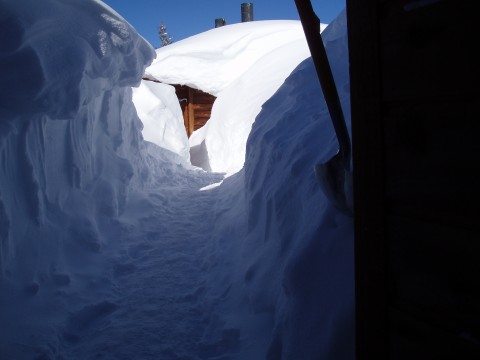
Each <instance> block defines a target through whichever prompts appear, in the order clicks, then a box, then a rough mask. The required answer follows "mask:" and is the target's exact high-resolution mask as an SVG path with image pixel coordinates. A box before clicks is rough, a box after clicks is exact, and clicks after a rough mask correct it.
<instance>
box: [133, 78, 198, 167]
mask: <svg viewBox="0 0 480 360" xmlns="http://www.w3.org/2000/svg"><path fill="white" fill-rule="evenodd" d="M132 100H133V103H134V104H135V108H136V109H137V115H138V117H139V118H140V120H141V121H142V123H143V129H142V135H143V139H144V140H146V141H150V142H152V143H154V144H156V145H158V146H160V147H162V148H164V149H167V150H170V151H172V152H173V153H175V154H177V155H180V156H181V157H182V158H183V159H184V160H185V161H186V162H189V161H190V146H189V144H188V137H187V134H186V132H185V126H184V124H183V114H182V110H181V108H180V105H179V103H178V98H177V96H176V94H175V88H174V87H173V86H170V85H167V84H161V83H156V82H153V81H144V80H142V82H141V83H140V85H139V86H138V87H136V88H133V98H132Z"/></svg>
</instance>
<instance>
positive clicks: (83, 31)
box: [0, 0, 188, 291]
mask: <svg viewBox="0 0 480 360" xmlns="http://www.w3.org/2000/svg"><path fill="white" fill-rule="evenodd" d="M0 6H1V12H0V14H1V18H0V26H1V31H0V37H1V38H0V78H1V80H2V81H1V84H0V94H1V96H0V118H1V122H0V129H1V131H0V159H1V160H0V162H1V166H0V224H1V232H0V274H1V276H2V277H3V278H4V279H5V278H7V279H8V278H10V279H12V280H15V281H14V282H15V283H16V284H17V285H18V286H26V285H28V284H29V285H28V286H31V287H32V289H33V290H32V291H36V289H37V287H38V283H39V279H40V278H42V277H43V278H47V279H50V278H51V277H52V276H53V275H52V272H55V271H57V270H52V269H54V268H56V269H59V268H68V267H70V266H72V262H71V260H72V259H71V258H69V257H71V256H73V255H74V254H75V256H76V255H78V253H79V250H80V254H81V253H82V252H98V251H100V249H101V247H102V246H103V242H104V240H105V239H106V238H107V237H104V236H103V235H102V226H104V227H106V228H111V226H112V224H111V223H112V221H113V220H112V219H114V218H115V217H116V216H118V215H119V214H121V213H122V211H123V208H124V206H125V203H126V201H127V198H128V196H129V193H131V192H132V191H134V192H140V191H146V190H145V189H147V188H148V187H149V186H153V184H156V183H159V182H162V181H164V182H171V177H172V176H174V175H175V174H176V173H177V172H176V171H172V169H173V168H175V169H178V168H181V169H183V168H184V167H188V164H187V163H186V161H185V160H183V159H182V158H181V157H180V156H178V155H176V154H174V153H173V152H170V151H168V150H164V149H160V148H158V147H157V148H156V149H154V148H153V147H152V146H151V144H149V143H148V142H145V141H143V139H142V135H141V130H142V123H141V122H140V120H139V119H138V117H137V114H136V110H135V107H134V105H133V103H132V89H131V87H132V86H137V85H138V84H139V83H140V79H141V77H142V75H143V73H144V69H145V67H146V66H147V65H149V64H150V63H151V61H152V59H153V58H154V57H155V52H154V50H153V48H152V47H151V46H150V45H149V44H148V43H147V42H146V41H145V40H144V39H143V38H142V37H140V36H139V35H138V34H137V33H136V31H135V30H134V29H133V28H132V27H131V26H130V25H129V24H128V23H126V22H125V20H123V18H121V17H120V15H118V14H116V13H115V12H114V11H113V10H111V9H110V8H108V7H106V6H105V5H103V3H101V2H98V1H93V0H92V1H84V0H72V1H69V2H66V3H63V2H58V1H42V2H41V3H40V2H39V3H38V4H36V3H35V4H32V3H31V2H26V1H18V2H11V1H5V0H1V1H0ZM179 164H183V166H181V165H179ZM179 171H181V170H179ZM166 179H168V180H166ZM106 224H110V225H106ZM66 270H67V269H63V271H66Z"/></svg>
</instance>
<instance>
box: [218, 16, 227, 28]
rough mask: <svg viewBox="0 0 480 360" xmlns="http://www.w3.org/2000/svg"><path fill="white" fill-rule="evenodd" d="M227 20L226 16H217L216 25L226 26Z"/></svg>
mask: <svg viewBox="0 0 480 360" xmlns="http://www.w3.org/2000/svg"><path fill="white" fill-rule="evenodd" d="M226 23H227V22H226V21H225V19H224V18H217V19H215V27H216V28H218V27H221V26H224V25H225V24H226Z"/></svg>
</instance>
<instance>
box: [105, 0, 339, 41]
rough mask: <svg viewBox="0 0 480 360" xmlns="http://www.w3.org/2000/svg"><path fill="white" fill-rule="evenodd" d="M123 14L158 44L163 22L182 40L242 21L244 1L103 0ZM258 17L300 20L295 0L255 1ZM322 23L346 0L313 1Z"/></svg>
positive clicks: (256, 17)
mask: <svg viewBox="0 0 480 360" xmlns="http://www.w3.org/2000/svg"><path fill="white" fill-rule="evenodd" d="M103 2H104V3H106V4H107V5H109V6H110V7H112V8H113V9H114V10H116V11H117V12H118V13H119V14H120V15H122V16H123V17H124V18H125V19H126V20H127V21H128V22H129V23H130V24H132V25H133V27H135V29H136V30H137V31H138V32H139V33H140V34H141V35H142V36H143V37H144V38H145V39H147V40H148V41H149V42H150V43H151V44H152V45H153V46H154V47H158V46H159V45H160V40H159V39H158V35H157V31H158V27H159V25H160V24H161V23H162V21H163V22H164V23H165V25H166V26H167V31H168V33H169V34H170V35H171V36H173V38H174V40H176V41H178V40H181V39H184V38H187V37H189V36H192V35H195V34H198V33H201V32H204V31H207V30H210V29H212V28H214V27H215V19H216V18H225V20H226V22H227V24H233V23H238V22H241V11H240V7H241V4H242V3H243V2H246V1H243V0H203V1H201V0H181V1H179V0H103ZM250 2H252V3H253V11H254V19H255V20H298V13H297V9H296V7H295V2H294V0H254V1H250ZM312 4H313V6H314V8H315V11H316V12H317V15H318V16H319V17H320V20H321V22H323V23H329V22H331V21H332V20H333V19H334V18H335V17H336V16H337V15H338V14H339V13H340V11H342V10H343V9H344V8H345V0H312Z"/></svg>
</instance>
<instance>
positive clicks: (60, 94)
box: [0, 0, 354, 360]
mask: <svg viewBox="0 0 480 360" xmlns="http://www.w3.org/2000/svg"><path fill="white" fill-rule="evenodd" d="M336 23H337V25H336V26H332V30H331V31H330V33H328V32H327V30H328V29H327V30H326V31H325V32H326V33H327V34H328V35H325V37H326V39H327V40H326V43H327V46H328V48H329V54H330V53H332V54H337V55H338V56H339V57H340V58H341V59H343V60H342V61H340V60H339V61H338V62H337V63H336V66H335V69H334V72H335V76H336V79H337V80H339V81H340V83H341V85H340V86H342V88H344V89H346V88H348V86H347V85H348V64H347V63H346V60H347V59H348V57H345V54H346V51H347V48H346V25H345V14H343V15H340V16H339V18H338V19H337V21H336ZM334 24H335V23H334ZM332 25H333V24H332ZM154 56H155V52H154V51H153V49H152V47H151V46H150V45H149V44H147V43H146V42H145V41H144V39H143V38H141V36H139V35H138V34H137V33H136V31H135V30H134V29H133V28H132V27H131V26H130V25H129V24H128V23H127V22H126V21H125V20H124V19H123V18H122V17H121V16H120V15H119V14H117V13H116V12H114V11H113V10H111V9H110V8H108V7H107V6H106V5H104V4H103V3H102V2H101V1H97V0H88V1H87V0H70V1H68V2H67V1H58V0H44V1H42V2H26V1H15V2H12V1H7V0H0V79H1V83H0V95H1V96H0V358H1V359H20V360H23V359H38V360H39V359H58V360H60V359H69V360H70V359H73V360H75V359H79V360H80V359H82V360H83V359H93V358H96V359H157V360H158V359H165V360H170V359H172V360H173V359H243V360H246V359H264V358H267V359H316V358H336V359H352V358H353V346H354V344H353V270H352V267H353V255H352V252H353V245H352V224H351V219H350V218H347V217H345V216H344V215H342V214H340V213H338V212H337V211H336V210H335V209H334V208H332V207H331V205H330V204H328V202H327V201H326V199H325V197H324V196H323V194H322V193H321V190H320V189H319V187H318V184H317V182H316V180H315V177H314V175H313V172H312V167H313V165H314V164H315V163H316V162H319V161H322V160H325V159H327V158H328V157H329V156H330V155H331V154H332V153H334V152H335V147H336V143H335V138H334V135H333V131H332V129H331V126H330V125H329V123H328V121H329V120H328V113H327V111H326V109H325V106H324V104H322V102H321V101H319V102H315V101H311V100H312V98H311V97H317V96H318V94H319V92H318V85H317V84H316V83H315V82H314V81H312V79H314V75H313V74H314V69H313V66H312V64H311V62H310V61H309V60H306V61H304V62H303V63H302V64H300V65H299V66H298V67H297V69H296V70H295V71H294V72H293V73H292V75H291V76H290V77H289V78H288V79H287V80H286V81H285V83H284V84H283V85H282V86H281V87H280V89H279V90H278V91H277V92H276V94H275V95H274V96H273V97H272V98H270V100H268V101H267V102H266V103H265V104H264V105H263V108H262V111H261V112H260V114H259V115H258V117H257V119H256V121H255V123H254V124H253V126H252V131H251V134H250V137H249V139H248V143H247V150H246V154H247V155H246V161H245V166H244V168H243V169H242V170H240V171H239V172H238V173H236V174H234V175H232V176H230V177H228V178H226V179H224V176H223V174H218V173H207V172H205V171H203V170H200V169H198V168H195V167H193V166H191V165H190V164H189V163H188V158H185V156H181V155H179V154H178V153H176V152H174V151H172V149H177V148H175V146H177V145H178V144H177V145H175V144H174V145H172V149H170V150H169V149H165V148H161V147H159V146H157V145H155V144H153V143H150V142H148V141H145V140H144V139H143V137H142V134H141V131H142V123H141V122H140V120H139V118H138V116H137V110H136V108H135V106H134V105H133V102H132V90H131V87H132V86H138V85H139V84H140V80H141V77H142V75H143V73H144V70H145V67H146V66H148V65H149V64H150V63H151V61H152V60H153V58H154ZM348 100H349V99H348V93H346V92H345V91H343V92H342V103H343V104H344V105H346V104H348ZM311 103H314V104H315V105H314V106H306V104H311ZM347 113H348V112H347ZM172 144H173V143H172ZM222 180H224V181H223V183H222V184H221V185H219V186H216V187H213V186H212V184H215V183H219V182H220V181H222Z"/></svg>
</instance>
